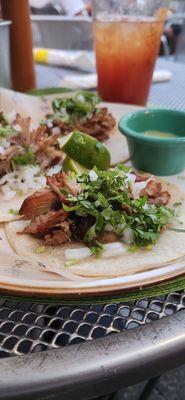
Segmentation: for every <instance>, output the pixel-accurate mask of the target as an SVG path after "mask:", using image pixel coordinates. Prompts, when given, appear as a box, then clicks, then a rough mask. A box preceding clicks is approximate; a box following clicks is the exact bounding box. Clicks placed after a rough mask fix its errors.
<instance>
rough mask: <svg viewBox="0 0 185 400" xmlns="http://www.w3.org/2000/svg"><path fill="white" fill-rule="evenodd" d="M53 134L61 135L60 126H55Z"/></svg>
mask: <svg viewBox="0 0 185 400" xmlns="http://www.w3.org/2000/svg"><path fill="white" fill-rule="evenodd" d="M52 133H53V135H59V134H60V128H59V127H58V126H54V128H52Z"/></svg>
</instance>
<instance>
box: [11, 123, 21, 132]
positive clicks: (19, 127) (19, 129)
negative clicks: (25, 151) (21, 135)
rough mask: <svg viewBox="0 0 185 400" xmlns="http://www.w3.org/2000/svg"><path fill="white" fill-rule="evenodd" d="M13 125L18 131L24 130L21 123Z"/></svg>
mask: <svg viewBox="0 0 185 400" xmlns="http://www.w3.org/2000/svg"><path fill="white" fill-rule="evenodd" d="M13 127H14V129H15V130H16V131H17V132H21V130H22V128H21V126H20V125H19V124H15V125H14V126H13Z"/></svg>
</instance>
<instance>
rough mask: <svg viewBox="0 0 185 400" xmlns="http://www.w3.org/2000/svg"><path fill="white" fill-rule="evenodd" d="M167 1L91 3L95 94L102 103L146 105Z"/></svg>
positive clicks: (115, 0) (99, 1)
mask: <svg viewBox="0 0 185 400" xmlns="http://www.w3.org/2000/svg"><path fill="white" fill-rule="evenodd" d="M167 5H168V0H94V1H93V18H94V24H93V25H94V42H95V51H96V64H97V73H98V92H99V95H100V97H101V98H102V99H103V100H105V101H112V102H118V103H128V104H138V105H146V103H147V99H148V94H149V90H150V86H151V82H152V75H153V70H154V66H155V61H156V58H157V55H158V52H159V46H160V39H161V35H162V33H163V27H164V22H165V19H166V13H167Z"/></svg>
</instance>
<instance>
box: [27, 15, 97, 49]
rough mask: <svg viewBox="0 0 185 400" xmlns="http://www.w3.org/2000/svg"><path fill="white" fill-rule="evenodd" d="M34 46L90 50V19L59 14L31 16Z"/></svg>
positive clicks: (91, 40)
mask: <svg viewBox="0 0 185 400" xmlns="http://www.w3.org/2000/svg"><path fill="white" fill-rule="evenodd" d="M31 20H32V28H33V37H34V38H33V39H34V46H36V47H46V48H53V49H64V50H92V49H93V31H92V19H91V18H89V17H81V16H80V17H69V16H61V15H57V16H56V15H55V16H54V15H47V16H46V15H45V16H41V15H37V16H36V15H34V16H32V17H31Z"/></svg>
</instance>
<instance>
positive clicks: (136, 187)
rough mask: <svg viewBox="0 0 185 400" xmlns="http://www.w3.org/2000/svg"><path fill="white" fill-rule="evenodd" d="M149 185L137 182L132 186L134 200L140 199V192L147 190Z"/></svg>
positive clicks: (145, 182)
mask: <svg viewBox="0 0 185 400" xmlns="http://www.w3.org/2000/svg"><path fill="white" fill-rule="evenodd" d="M147 183H148V182H147V181H143V182H136V183H134V184H133V185H132V187H131V189H132V194H133V197H134V199H138V198H139V197H140V192H141V190H143V189H145V188H146V186H147Z"/></svg>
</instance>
